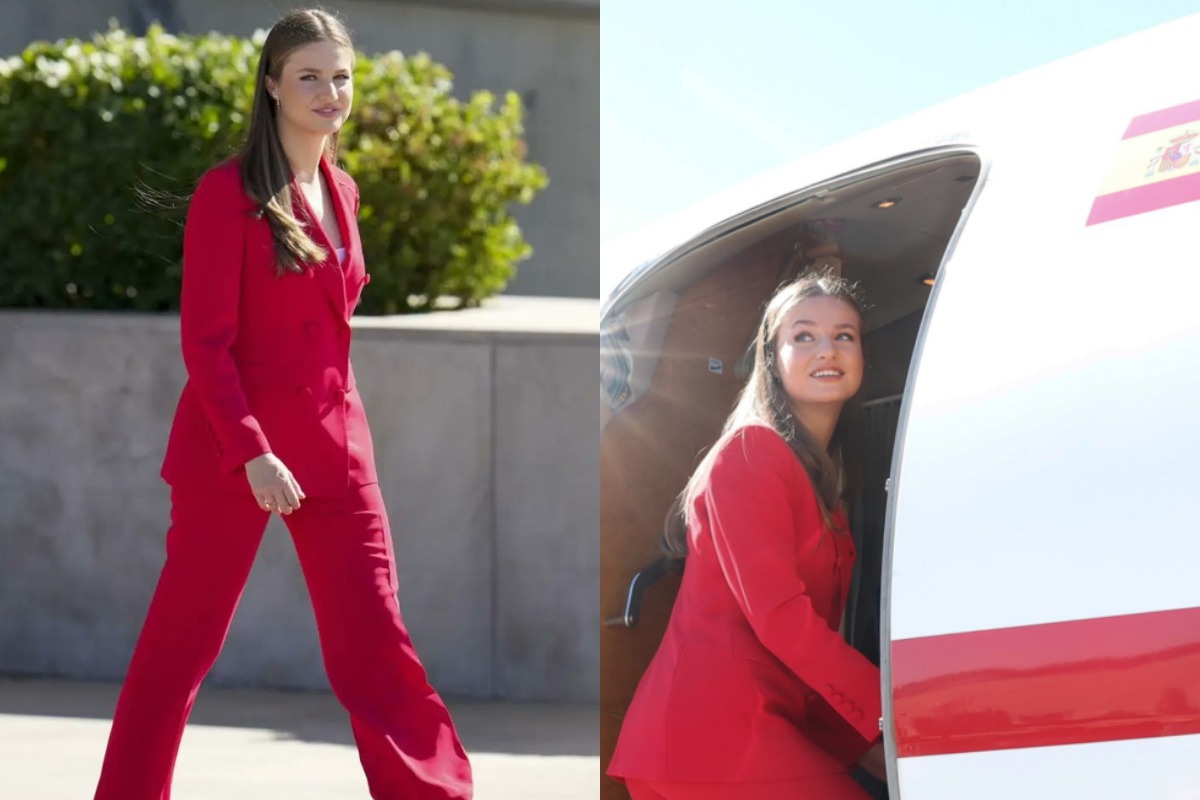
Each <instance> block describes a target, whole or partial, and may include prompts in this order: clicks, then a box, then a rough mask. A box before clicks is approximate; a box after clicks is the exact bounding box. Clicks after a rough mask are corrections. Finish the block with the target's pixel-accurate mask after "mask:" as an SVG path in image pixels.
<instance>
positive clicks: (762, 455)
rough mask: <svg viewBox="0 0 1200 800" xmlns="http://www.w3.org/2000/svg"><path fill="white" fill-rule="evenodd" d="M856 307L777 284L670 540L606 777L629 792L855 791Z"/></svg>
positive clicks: (823, 794)
mask: <svg viewBox="0 0 1200 800" xmlns="http://www.w3.org/2000/svg"><path fill="white" fill-rule="evenodd" d="M862 335H863V331H862V313H861V309H860V306H859V304H858V301H857V300H856V298H855V297H854V295H853V292H852V291H851V290H850V288H849V286H848V285H847V284H846V283H845V282H843V281H842V280H841V279H839V278H835V277H830V276H818V275H808V276H805V277H803V278H801V279H799V280H798V281H796V282H793V283H791V284H789V285H787V286H785V287H783V288H782V289H781V290H780V291H779V292H777V293H776V294H775V296H774V297H773V298H772V300H771V302H770V303H769V304H768V306H767V309H766V312H765V313H764V315H763V319H762V322H761V324H760V325H759V330H758V334H757V338H756V343H755V365H754V369H753V371H752V374H751V375H750V379H749V381H748V383H747V385H746V387H745V389H744V390H743V392H742V395H741V397H740V399H739V400H738V403H737V405H736V406H735V408H734V411H733V413H732V414H731V415H730V417H729V420H728V421H727V422H726V425H725V430H724V432H723V433H722V435H721V437H720V439H719V440H718V442H717V443H716V445H715V446H714V447H713V448H712V450H710V451H709V453H708V454H707V455H706V456H705V458H704V459H703V461H702V462H701V464H700V466H699V468H698V469H697V470H696V472H695V474H694V475H693V476H692V478H691V480H690V481H689V482H688V485H687V487H686V488H685V490H684V492H683V493H682V494H681V496H680V508H681V509H682V515H675V517H676V520H677V521H678V524H674V522H673V523H671V524H669V525H668V528H667V531H666V535H665V537H664V538H665V543H666V545H667V549H668V551H669V552H670V553H672V554H673V555H676V556H678V557H682V556H684V555H686V557H687V560H686V564H687V568H686V569H685V570H684V573H683V582H682V584H681V586H680V590H679V596H678V598H677V599H676V601H675V606H674V609H673V610H672V614H671V620H670V622H669V624H668V626H667V630H666V633H665V635H664V637H663V641H662V644H661V645H660V647H659V650H658V652H657V653H656V654H655V657H654V659H653V660H652V661H651V663H650V666H649V668H648V669H647V670H646V673H645V675H644V676H643V677H642V680H641V682H640V683H639V684H638V689H637V692H636V693H635V695H634V698H633V702H632V703H631V705H630V707H629V711H628V713H627V714H626V716H625V721H624V723H623V725H622V728H621V734H620V738H619V740H618V742H617V747H616V751H615V752H614V754H613V758H612V761H611V763H610V765H609V770H608V772H609V774H610V775H612V776H613V777H616V778H618V779H621V780H624V781H625V783H626V786H627V787H628V789H629V791H630V794H631V795H632V797H633V799H634V800H718V799H719V800H751V799H752V800H784V798H786V800H801V799H802V798H819V799H820V800H841V799H842V798H846V799H847V800H851V799H852V798H865V797H867V795H866V793H865V792H863V791H862V789H860V788H859V786H858V784H857V783H856V782H855V781H854V780H853V779H852V778H851V777H850V775H849V769H850V768H852V767H853V766H854V765H855V764H859V765H861V766H863V767H864V768H866V769H867V770H868V771H869V772H871V773H873V774H875V775H876V776H877V777H883V775H884V767H883V748H882V743H881V741H880V732H879V719H880V716H881V711H882V709H881V699H880V686H879V671H878V669H877V668H876V667H875V666H874V665H873V664H872V663H871V662H870V661H868V660H867V659H866V658H865V657H864V656H863V655H861V654H860V653H858V652H857V651H856V650H854V649H853V648H851V647H850V646H849V645H848V644H846V642H845V641H844V640H843V639H842V637H841V635H839V633H838V628H839V626H840V624H841V617H842V610H843V608H844V606H845V602H846V596H847V592H848V590H849V587H850V576H851V570H852V568H853V566H854V557H855V550H854V543H853V540H852V539H851V537H850V534H849V531H848V530H847V525H846V518H845V514H844V511H843V508H842V498H841V497H840V493H841V491H842V490H841V486H842V484H843V483H844V481H843V477H844V472H843V469H842V456H843V453H842V446H843V444H844V442H845V441H846V438H847V435H848V419H847V416H848V415H846V414H845V413H843V412H844V409H845V408H846V405H847V402H848V401H850V400H852V399H855V398H856V396H857V395H858V392H859V389H860V387H861V385H862V379H863V352H862Z"/></svg>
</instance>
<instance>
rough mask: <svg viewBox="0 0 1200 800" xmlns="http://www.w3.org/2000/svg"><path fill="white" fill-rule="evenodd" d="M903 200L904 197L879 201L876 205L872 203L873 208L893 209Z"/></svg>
mask: <svg viewBox="0 0 1200 800" xmlns="http://www.w3.org/2000/svg"><path fill="white" fill-rule="evenodd" d="M903 199H904V198H903V197H889V198H887V199H884V200H878V201H876V202H874V203H871V208H891V207H892V206H894V205H896V204H897V203H899V202H900V201H901V200H903Z"/></svg>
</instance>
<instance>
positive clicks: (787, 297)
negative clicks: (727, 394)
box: [662, 273, 863, 561]
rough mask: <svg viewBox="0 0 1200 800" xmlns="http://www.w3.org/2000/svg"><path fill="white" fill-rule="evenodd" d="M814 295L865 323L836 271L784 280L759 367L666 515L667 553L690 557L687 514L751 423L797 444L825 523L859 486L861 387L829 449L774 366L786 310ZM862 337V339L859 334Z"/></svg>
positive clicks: (762, 335)
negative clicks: (799, 415)
mask: <svg viewBox="0 0 1200 800" xmlns="http://www.w3.org/2000/svg"><path fill="white" fill-rule="evenodd" d="M813 297H833V298H836V299H838V300H841V301H842V302H844V303H846V304H847V305H849V306H850V307H851V308H853V309H854V310H855V312H856V313H857V314H858V318H859V321H860V322H861V321H862V318H863V311H862V303H861V301H860V300H859V297H858V292H857V288H856V287H855V286H854V285H853V284H851V283H849V282H847V281H846V280H844V279H842V278H840V277H836V276H834V275H831V274H824V273H809V274H807V275H804V276H802V277H800V278H798V279H796V280H794V281H792V282H791V283H787V284H784V285H783V286H782V287H780V288H779V289H778V290H777V291H776V292H775V294H774V296H772V298H771V300H770V302H768V303H767V308H766V310H765V311H764V312H763V316H762V321H761V322H760V323H759V326H758V332H757V333H756V334H755V339H754V367H753V369H752V370H751V372H750V377H749V379H748V380H747V381H746V385H745V387H744V388H743V389H742V391H741V394H740V395H739V396H738V400H737V403H736V404H735V405H734V407H733V411H732V412H731V413H730V415H729V418H728V419H726V420H725V426H724V428H722V430H721V436H720V438H719V439H718V440H717V442H716V444H714V445H713V447H712V448H711V449H710V450H709V451H708V453H707V454H706V455H705V456H704V458H703V460H701V462H700V465H699V466H698V467H697V468H696V470H695V472H693V473H692V476H691V478H689V479H688V482H687V485H686V486H685V487H684V489H683V491H682V492H680V494H679V496H678V497H677V498H676V500H675V503H674V504H673V505H672V506H671V510H670V511H669V512H668V514H667V521H666V525H665V526H664V529H663V535H662V550H663V553H664V554H665V555H666V556H667V557H668V559H671V560H673V561H682V560H683V559H684V558H686V557H687V526H688V523H689V522H690V520H689V518H688V515H689V511H690V509H691V506H692V502H693V501H694V500H695V498H696V496H697V495H698V494H699V493H700V491H701V490H702V487H703V486H704V483H705V481H706V479H707V478H708V473H709V471H710V470H711V469H712V464H713V461H714V460H715V459H716V454H717V452H718V451H719V450H720V449H721V446H722V445H723V444H724V443H725V441H726V440H727V439H728V438H729V437H730V436H732V435H733V434H734V433H735V432H736V431H738V430H739V429H741V428H742V427H744V426H745V425H747V424H751V423H762V424H766V425H769V426H770V427H771V428H773V429H774V430H775V431H776V432H777V433H778V434H779V435H780V436H781V437H783V439H784V441H786V442H787V443H788V445H789V446H790V447H791V448H792V451H793V452H794V453H795V454H796V457H797V458H799V459H800V463H801V464H803V465H804V470H805V471H806V472H807V473H808V477H809V479H810V480H811V481H812V485H813V490H814V491H815V493H816V496H817V503H818V504H819V505H820V508H821V514H822V516H823V517H824V519H825V521H826V524H830V523H831V520H832V513H833V509H835V508H837V507H838V505H839V504H840V503H842V502H845V501H847V500H849V498H850V497H851V496H852V495H853V494H854V493H855V492H856V491H857V490H858V486H859V483H860V475H859V470H858V464H857V459H856V458H855V457H856V455H857V452H856V449H857V443H856V441H855V439H856V438H857V422H858V412H859V409H860V408H861V404H862V393H863V388H862V387H861V386H860V387H859V390H858V392H856V393H855V395H854V397H852V398H851V399H850V400H849V401H848V402H847V403H846V404H845V405H843V406H842V411H841V414H840V415H839V417H838V422H837V426H836V427H835V428H834V431H833V437H832V438H831V439H830V441H829V448H828V449H825V448H822V447H821V446H820V445H819V444H817V442H816V441H815V440H814V439H813V437H812V435H811V434H810V433H809V432H808V430H807V429H806V428H805V427H804V426H803V425H802V424H800V421H799V420H798V419H796V415H795V413H794V412H793V411H792V408H791V404H790V403H789V402H788V396H787V393H786V392H785V391H784V388H783V385H782V384H781V383H780V381H779V379H778V377H777V374H776V370H775V355H776V354H775V339H776V337H777V336H778V334H779V327H780V326H781V325H782V324H783V319H784V317H785V316H786V315H787V313H788V312H789V311H790V310H791V309H792V307H793V306H795V305H796V304H797V303H802V302H804V301H805V300H808V299H810V298H813ZM860 341H862V339H861V338H860Z"/></svg>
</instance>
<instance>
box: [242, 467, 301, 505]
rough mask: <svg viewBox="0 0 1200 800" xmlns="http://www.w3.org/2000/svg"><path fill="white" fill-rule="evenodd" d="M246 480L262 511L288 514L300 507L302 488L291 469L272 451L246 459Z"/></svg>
mask: <svg viewBox="0 0 1200 800" xmlns="http://www.w3.org/2000/svg"><path fill="white" fill-rule="evenodd" d="M246 480H247V481H249V482H250V491H252V492H254V499H255V500H257V501H258V507H259V508H261V509H263V510H264V511H277V512H279V513H280V514H290V513H292V512H293V511H295V510H296V509H298V508H300V501H301V500H303V499H304V490H302V489H301V488H300V484H298V483H296V478H295V477H294V476H293V475H292V471H291V470H289V469H288V468H287V467H286V466H285V465H284V463H283V462H282V461H280V460H279V459H278V458H276V456H275V454H274V453H263V454H262V455H261V456H256V457H254V458H252V459H250V460H249V461H247V462H246Z"/></svg>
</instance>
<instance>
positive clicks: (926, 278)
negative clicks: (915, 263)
mask: <svg viewBox="0 0 1200 800" xmlns="http://www.w3.org/2000/svg"><path fill="white" fill-rule="evenodd" d="M917 280H919V281H920V282H921V283H923V284H925V285H926V286H933V283H934V281H936V280H937V276H936V275H934V274H933V273H932V272H926V273H925V274H924V275H922V276H921V277H919V278H917Z"/></svg>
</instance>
